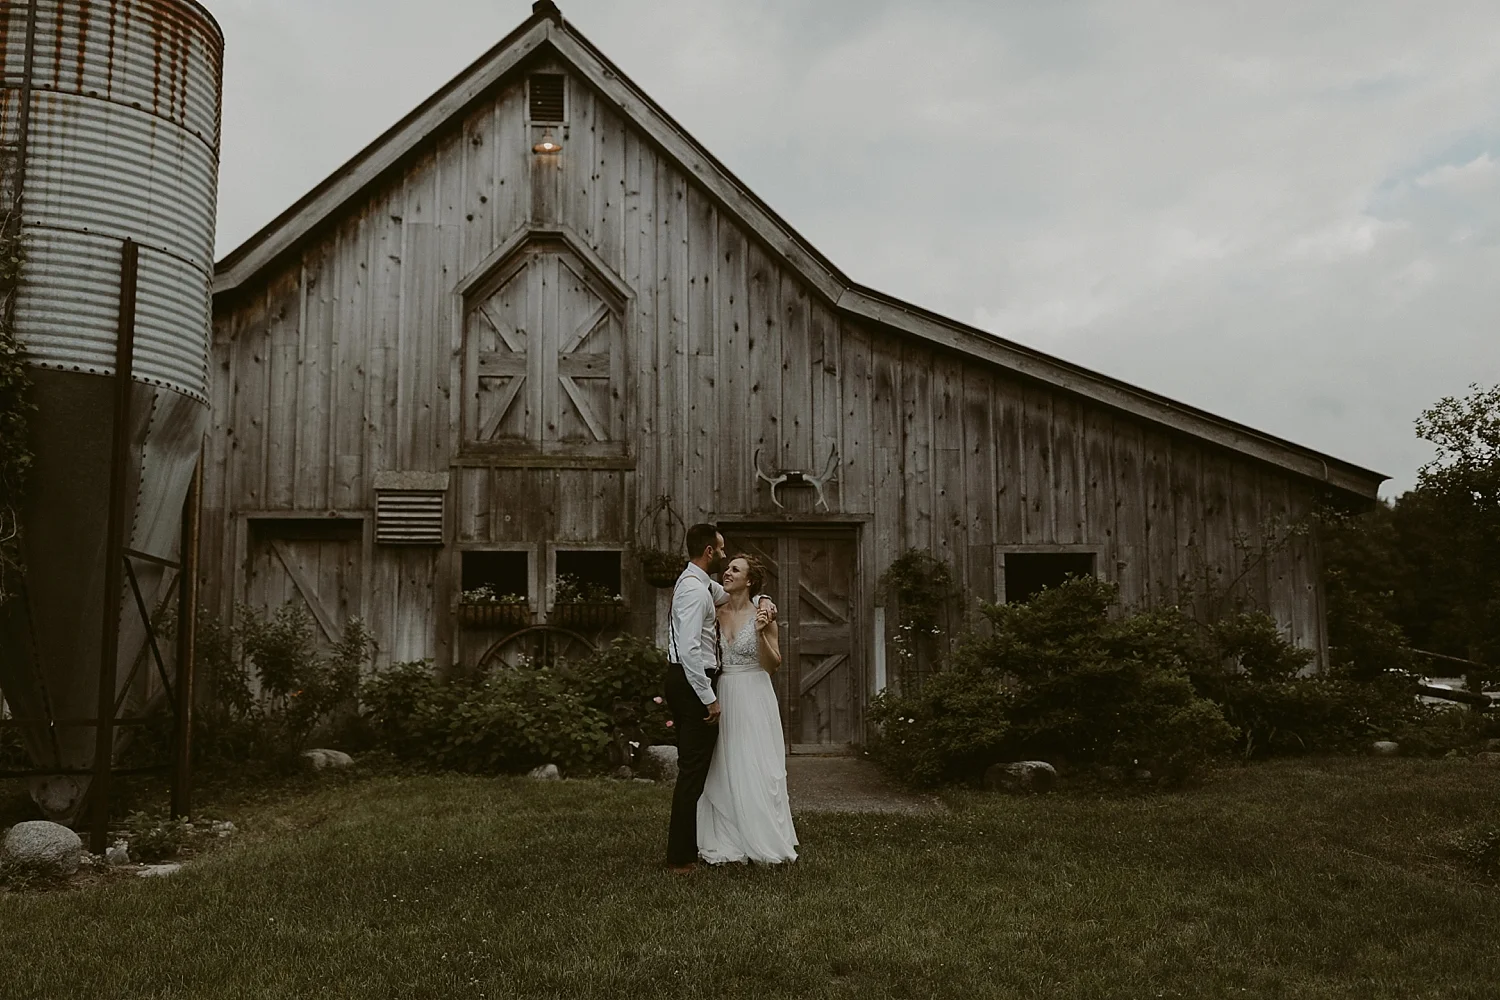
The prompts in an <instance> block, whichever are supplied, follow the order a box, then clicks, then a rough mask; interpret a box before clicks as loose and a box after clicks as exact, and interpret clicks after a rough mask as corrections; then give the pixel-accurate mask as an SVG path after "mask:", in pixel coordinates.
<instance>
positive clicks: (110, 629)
mask: <svg viewBox="0 0 1500 1000" xmlns="http://www.w3.org/2000/svg"><path fill="white" fill-rule="evenodd" d="M139 266H140V250H139V248H138V247H137V246H136V244H135V242H134V241H133V240H126V241H125V246H124V248H123V252H122V254H121V258H120V322H119V339H118V340H117V341H116V342H115V422H114V444H113V447H112V448H111V450H110V472H109V527H108V535H107V539H106V541H105V545H104V614H103V631H102V633H101V636H100V643H99V647H100V649H99V702H98V708H97V709H96V715H95V717H94V724H95V728H94V784H93V787H92V788H91V789H90V795H91V796H92V799H93V807H94V811H93V824H92V828H91V833H90V839H89V849H90V850H91V851H93V852H94V853H95V854H103V853H104V850H105V848H106V847H108V846H109V844H108V840H109V778H110V769H111V768H112V767H113V765H114V746H115V681H116V677H115V664H116V661H117V660H118V659H119V654H120V599H121V595H122V591H123V590H124V586H125V582H124V569H125V510H126V506H127V505H126V497H125V487H126V484H127V480H128V477H127V475H126V464H127V463H128V462H129V461H130V391H131V387H132V379H131V373H132V372H133V371H134V368H135V294H136V274H137V271H138V270H139Z"/></svg>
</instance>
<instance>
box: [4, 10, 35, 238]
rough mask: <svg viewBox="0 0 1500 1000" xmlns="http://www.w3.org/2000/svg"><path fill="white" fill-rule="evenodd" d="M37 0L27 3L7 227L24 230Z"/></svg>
mask: <svg viewBox="0 0 1500 1000" xmlns="http://www.w3.org/2000/svg"><path fill="white" fill-rule="evenodd" d="M36 7H37V0H29V2H28V3H27V4H26V58H25V61H24V68H23V69H22V71H21V72H22V79H21V109H20V114H19V116H18V120H17V122H16V190H15V192H14V193H13V202H12V204H11V214H10V218H9V219H7V220H6V222H7V224H8V225H10V226H14V227H15V228H16V229H17V230H19V229H20V228H21V207H22V204H23V202H22V196H23V194H24V193H25V191H26V159H27V154H28V152H29V150H30V146H31V77H32V73H33V71H34V68H35V66H36Z"/></svg>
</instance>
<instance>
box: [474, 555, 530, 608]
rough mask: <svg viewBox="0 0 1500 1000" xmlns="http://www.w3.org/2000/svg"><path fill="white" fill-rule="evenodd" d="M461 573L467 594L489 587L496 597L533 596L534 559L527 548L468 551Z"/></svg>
mask: <svg viewBox="0 0 1500 1000" xmlns="http://www.w3.org/2000/svg"><path fill="white" fill-rule="evenodd" d="M460 576H461V580H462V587H463V592H464V593H465V594H473V593H475V592H476V591H480V590H486V591H487V593H488V596H490V597H491V598H493V599H498V598H503V597H526V598H529V597H530V596H531V559H530V556H529V554H528V553H526V552H524V551H523V552H490V551H469V552H465V553H464V554H463V566H462V569H461V573H460Z"/></svg>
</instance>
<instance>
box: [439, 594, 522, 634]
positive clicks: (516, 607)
mask: <svg viewBox="0 0 1500 1000" xmlns="http://www.w3.org/2000/svg"><path fill="white" fill-rule="evenodd" d="M456 610H457V615H458V623H459V624H460V625H462V626H464V627H465V628H478V629H518V628H525V627H526V626H527V625H530V624H531V618H532V615H531V604H530V601H528V600H527V598H526V595H525V594H497V593H495V590H494V588H493V587H491V586H490V585H489V584H485V585H483V586H481V587H475V588H474V589H473V590H465V591H464V592H463V593H461V594H460V595H459V597H458V607H457V609H456Z"/></svg>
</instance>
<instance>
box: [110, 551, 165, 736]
mask: <svg viewBox="0 0 1500 1000" xmlns="http://www.w3.org/2000/svg"><path fill="white" fill-rule="evenodd" d="M125 576H126V577H128V578H129V580H130V591H131V593H132V594H134V595H135V607H136V610H137V611H139V612H140V613H141V624H142V625H144V626H145V627H146V642H147V643H148V644H149V645H150V647H151V658H152V659H153V660H155V661H156V676H158V677H160V678H161V686H162V687H163V688H164V689H165V690H166V692H167V701H169V702H171V703H172V704H174V705H175V704H176V703H177V699H176V698H175V697H174V696H173V694H172V682H171V681H169V680H168V679H167V665H166V663H164V662H163V661H162V658H161V647H160V646H158V645H157V644H156V629H155V627H153V626H152V624H151V612H150V611H149V610H147V608H146V599H145V598H144V597H142V596H141V584H140V581H139V580H138V579H136V575H135V567H134V566H132V565H130V557H129V556H126V557H125ZM119 706H120V703H119V701H116V702H115V714H116V715H119V714H120V709H119Z"/></svg>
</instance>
